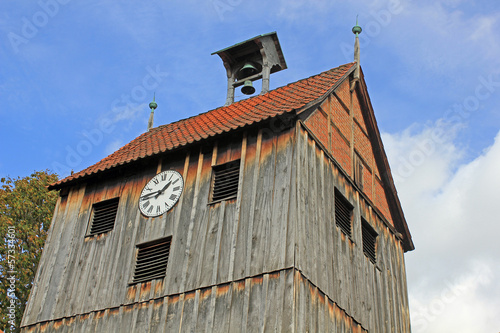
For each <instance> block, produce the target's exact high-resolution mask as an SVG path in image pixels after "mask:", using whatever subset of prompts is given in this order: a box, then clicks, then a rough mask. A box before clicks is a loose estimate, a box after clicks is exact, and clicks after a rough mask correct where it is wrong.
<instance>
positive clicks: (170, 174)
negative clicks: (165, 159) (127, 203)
mask: <svg viewBox="0 0 500 333" xmlns="http://www.w3.org/2000/svg"><path fill="white" fill-rule="evenodd" d="M183 189H184V180H183V179H182V176H181V174H180V173H178V172H177V171H174V170H167V171H163V172H161V173H159V174H157V175H156V176H154V177H153V178H152V179H151V180H150V181H149V182H148V183H147V184H146V186H144V188H143V189H142V192H141V196H140V197H139V210H140V211H141V213H142V214H144V215H145V216H148V217H155V216H160V215H162V214H164V213H166V212H167V211H168V210H170V208H172V207H173V206H174V205H175V204H176V203H177V201H178V200H179V198H180V196H181V194H182V190H183Z"/></svg>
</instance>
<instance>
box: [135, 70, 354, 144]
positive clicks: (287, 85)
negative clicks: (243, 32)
mask: <svg viewBox="0 0 500 333" xmlns="http://www.w3.org/2000/svg"><path fill="white" fill-rule="evenodd" d="M355 63H356V62H355V61H353V62H350V63H347V64H343V65H340V66H337V67H334V68H330V69H328V70H325V71H323V72H320V73H318V74H314V75H311V76H309V77H306V78H303V79H300V80H297V81H294V82H290V83H287V84H286V85H284V86H280V87H277V88H274V89H272V90H269V91H268V92H266V93H265V94H263V95H260V94H259V95H257V96H252V97H250V98H245V99H242V100H239V101H236V102H234V103H231V104H229V105H223V106H219V107H216V108H214V109H211V110H208V111H205V112H201V113H198V114H196V115H193V116H189V117H187V118H183V119H179V120H176V121H174V122H172V123H168V124H163V125H159V126H157V127H153V128H152V129H151V130H153V129H159V128H162V127H166V126H170V125H173V124H176V123H179V122H182V121H186V120H188V119H192V118H196V117H198V116H201V115H204V114H207V113H210V112H213V111H215V110H220V109H225V108H227V107H230V106H233V105H234V106H237V105H238V104H241V103H243V102H250V101H251V100H253V99H257V98H259V97H260V98H263V97H265V96H266V95H268V94H270V93H272V92H276V91H278V90H280V89H284V88H286V87H289V86H292V85H296V84H297V83H299V82H307V84H308V85H310V83H309V81H308V80H310V79H312V78H315V77H319V76H321V75H322V74H325V73H328V72H331V71H334V70H338V69H340V68H342V67H346V66H349V65H351V66H352V65H354V64H355ZM263 102H264V100H262V101H261V102H260V103H257V104H255V105H253V107H257V106H258V105H260V104H262V103H263ZM145 133H147V132H145ZM145 133H143V134H145ZM141 135H142V134H141ZM139 137H140V135H139V136H138V137H137V138H139Z"/></svg>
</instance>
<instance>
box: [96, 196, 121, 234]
mask: <svg viewBox="0 0 500 333" xmlns="http://www.w3.org/2000/svg"><path fill="white" fill-rule="evenodd" d="M119 200H120V198H114V199H110V200H106V201H101V202H98V203H95V204H94V205H93V206H92V217H91V224H90V235H97V234H103V233H105V232H108V231H111V230H113V227H114V226H115V219H116V212H117V211H118V201H119Z"/></svg>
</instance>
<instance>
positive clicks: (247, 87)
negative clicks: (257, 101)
mask: <svg viewBox="0 0 500 333" xmlns="http://www.w3.org/2000/svg"><path fill="white" fill-rule="evenodd" d="M241 92H242V93H244V94H245V95H252V94H253V93H254V92H255V88H254V87H253V84H252V81H250V80H247V81H245V83H244V84H243V87H242V88H241Z"/></svg>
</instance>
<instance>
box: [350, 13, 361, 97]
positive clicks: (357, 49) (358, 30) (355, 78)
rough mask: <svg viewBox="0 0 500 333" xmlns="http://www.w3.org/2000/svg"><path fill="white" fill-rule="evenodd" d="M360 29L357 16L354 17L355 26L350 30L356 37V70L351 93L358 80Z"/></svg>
mask: <svg viewBox="0 0 500 333" xmlns="http://www.w3.org/2000/svg"><path fill="white" fill-rule="evenodd" d="M361 31H362V29H361V27H360V26H359V25H358V16H357V15H356V25H355V26H354V27H353V28H352V33H353V34H355V35H356V38H355V40H354V61H355V62H356V69H355V70H354V74H353V79H354V80H353V81H352V83H351V91H353V90H354V87H355V85H356V82H357V81H358V80H359V72H360V70H359V68H360V66H359V59H360V56H359V34H360V33H361Z"/></svg>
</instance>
